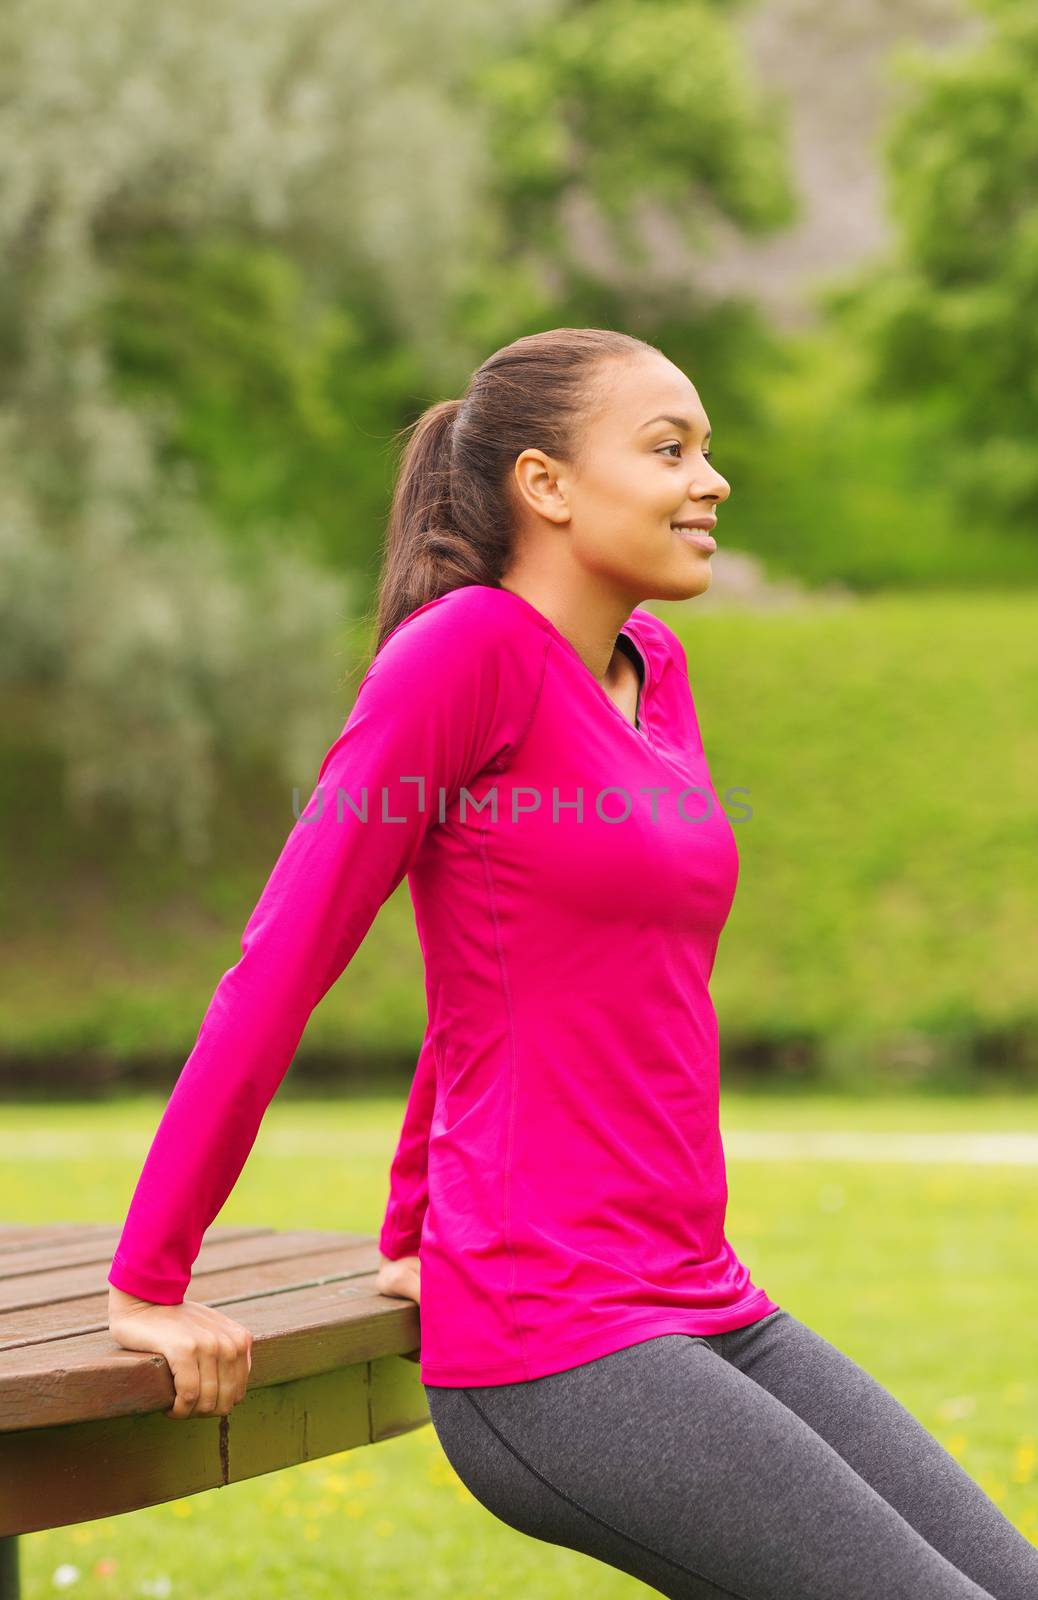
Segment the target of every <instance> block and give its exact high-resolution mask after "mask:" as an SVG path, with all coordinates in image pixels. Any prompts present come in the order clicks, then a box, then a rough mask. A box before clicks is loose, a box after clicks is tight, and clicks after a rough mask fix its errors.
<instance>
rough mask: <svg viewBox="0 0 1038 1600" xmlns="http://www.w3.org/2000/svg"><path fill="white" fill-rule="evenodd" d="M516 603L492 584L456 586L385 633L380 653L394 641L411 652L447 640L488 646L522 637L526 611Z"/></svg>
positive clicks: (527, 622) (506, 590) (514, 598)
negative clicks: (401, 641) (401, 642)
mask: <svg viewBox="0 0 1038 1600" xmlns="http://www.w3.org/2000/svg"><path fill="white" fill-rule="evenodd" d="M516 601H517V597H516V596H515V595H514V594H513V593H512V592H511V590H509V589H502V588H499V587H497V586H495V585H493V584H487V583H466V584H460V585H459V586H458V587H457V588H456V589H449V590H448V591H447V593H446V594H441V595H437V596H436V597H435V598H434V599H432V600H426V601H425V602H424V603H423V604H422V605H420V606H416V607H415V609H414V610H413V611H411V612H409V613H408V615H407V616H406V617H404V618H403V619H402V620H401V621H400V622H398V623H397V624H396V626H395V627H394V628H392V629H391V630H390V631H389V633H387V635H386V637H385V639H384V640H383V641H382V646H381V649H382V650H385V649H386V647H387V645H389V644H390V643H391V641H393V642H395V641H396V640H398V639H406V640H407V642H408V645H409V647H410V648H415V647H417V646H418V645H419V644H421V645H422V646H425V645H426V644H428V645H429V646H430V647H435V645H436V644H438V643H439V642H440V641H441V640H443V639H446V638H451V637H454V638H467V639H468V640H470V641H471V642H475V641H476V639H477V638H482V639H486V640H487V641H488V642H489V641H493V640H500V639H501V638H503V637H512V636H522V635H524V634H525V633H526V632H527V630H528V628H529V619H528V616H527V610H528V608H526V607H524V606H523V605H522V603H521V602H520V603H519V604H517V603H516Z"/></svg>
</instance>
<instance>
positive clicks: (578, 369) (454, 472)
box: [375, 328, 657, 653]
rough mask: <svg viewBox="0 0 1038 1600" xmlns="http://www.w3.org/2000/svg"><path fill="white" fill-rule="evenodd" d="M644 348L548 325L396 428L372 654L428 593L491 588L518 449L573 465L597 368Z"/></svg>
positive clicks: (503, 556) (507, 541)
mask: <svg viewBox="0 0 1038 1600" xmlns="http://www.w3.org/2000/svg"><path fill="white" fill-rule="evenodd" d="M656 348H657V347H656V346H655V345H651V344H648V343H647V342H646V341H645V340H643V339H636V338H634V337H633V336H632V335H631V334H627V333H618V332H616V331H614V330H613V329H611V328H551V329H549V330H547V331H546V332H544V333H533V334H529V335H528V336H527V337H526V338H522V339H516V340H514V341H513V343H512V344H506V345H505V346H504V347H503V348H502V349H500V350H497V351H495V353H494V354H493V355H492V356H489V357H488V358H487V360H486V361H484V362H483V365H482V366H481V367H478V368H477V370H476V371H475V372H474V373H473V374H472V377H471V378H470V379H469V383H468V387H467V388H466V390H465V393H464V395H463V396H462V398H461V399H460V400H440V401H438V402H437V403H436V404H435V405H431V406H429V407H428V409H427V410H426V411H424V412H423V413H422V415H421V416H420V417H419V418H418V420H417V421H416V422H414V423H412V424H410V426H409V427H407V428H404V429H403V430H401V434H398V435H397V437H398V438H399V437H401V436H404V437H406V436H407V435H408V434H410V437H409V438H408V439H407V443H406V445H405V448H404V452H403V456H402V459H401V462H400V470H399V474H398V476H397V481H396V487H395V489H394V493H393V503H392V507H391V510H390V514H389V523H388V527H387V531H386V546H385V553H384V555H383V559H382V570H381V574H380V577H379V584H378V599H377V608H376V617H375V651H376V653H377V652H378V651H379V650H380V649H381V647H382V645H383V643H384V641H385V639H386V636H387V635H388V634H389V633H390V632H391V631H392V630H393V628H395V627H396V626H397V624H398V623H400V622H402V621H403V620H404V618H405V617H409V616H410V615H411V612H412V611H415V610H417V608H418V607H419V606H421V605H424V604H425V602H426V601H427V600H435V599H438V598H439V596H440V595H442V594H447V593H449V592H450V590H451V589H459V588H461V587H463V586H464V585H465V584H469V583H485V584H493V585H496V584H498V583H500V581H501V578H502V576H503V574H504V573H505V571H506V570H507V568H508V566H509V564H510V561H511V557H512V553H513V551H512V545H513V538H514V532H515V530H514V521H513V519H514V502H513V500H512V499H511V496H510V479H511V473H512V468H513V466H514V464H515V461H516V458H517V457H518V456H519V455H521V454H522V452H523V451H524V450H529V449H538V450H543V451H545V453H546V454H547V455H551V456H555V457H557V458H558V459H559V460H563V461H568V462H576V463H578V464H579V462H580V460H581V459H582V451H583V444H584V439H585V435H586V432H587V429H588V426H589V424H590V422H591V420H592V418H593V417H594V416H595V414H596V412H597V410H598V408H599V405H600V403H601V401H602V400H603V399H604V395H605V388H606V382H607V379H606V378H605V374H604V372H602V371H600V368H602V367H604V366H605V364H606V363H607V362H608V361H609V360H610V359H612V360H616V359H621V360H630V359H631V358H632V357H634V356H636V355H639V354H644V352H645V351H647V350H656Z"/></svg>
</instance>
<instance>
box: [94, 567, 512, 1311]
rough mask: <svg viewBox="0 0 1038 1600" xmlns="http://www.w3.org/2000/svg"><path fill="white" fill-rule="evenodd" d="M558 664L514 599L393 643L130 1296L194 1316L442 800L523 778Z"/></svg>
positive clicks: (432, 619) (121, 1282) (194, 1098)
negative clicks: (184, 1308) (244, 1196)
mask: <svg viewBox="0 0 1038 1600" xmlns="http://www.w3.org/2000/svg"><path fill="white" fill-rule="evenodd" d="M532 656H534V657H536V659H535V660H534V659H531V657H532ZM541 665H542V660H541V655H540V654H539V653H538V646H537V636H536V635H535V634H533V632H532V630H530V629H529V626H528V624H527V623H525V621H524V620H523V619H522V618H521V616H519V615H518V614H517V608H516V607H515V602H514V599H513V598H512V597H511V596H510V595H506V594H504V593H503V592H502V591H499V590H496V589H492V588H487V587H484V586H482V585H478V586H469V587H466V588H463V589H460V590H457V591H455V592H453V593H452V594H449V595H447V596H445V597H443V599H441V600H438V601H433V602H430V603H429V604H427V605H426V606H424V607H421V608H419V610H418V611H416V612H414V613H412V615H411V616H410V617H408V618H407V619H406V620H405V621H404V622H403V623H401V624H400V625H399V626H398V627H397V628H396V629H395V630H394V631H393V633H391V634H390V635H389V637H388V638H387V639H386V641H385V642H384V644H383V646H382V648H381V650H379V652H378V653H377V655H376V656H375V658H374V660H373V661H372V663H371V665H370V666H369V668H368V671H367V673H366V675H365V677H364V679H363V681H362V683H361V685H360V688H359V690H358V693H357V698H356V700H355V702H354V705H353V708H352V710H351V711H350V714H349V717H348V718H347V721H346V724H345V727H344V728H343V730H342V732H341V733H340V735H339V737H338V738H337V739H336V740H335V742H334V744H333V745H332V746H331V748H330V749H329V750H328V752H327V754H326V755H325V757H324V760H323V761H322V763H321V767H320V770H319V772H318V776H317V783H316V786H315V789H314V791H313V793H312V794H311V796H310V799H309V801H308V802H307V805H306V807H305V808H304V810H303V813H302V815H301V816H300V817H299V819H298V821H297V822H296V824H295V826H294V827H293V828H292V830H291V832H290V833H289V835H288V838H287V840H286V842H285V845H284V847H283V849H282V851H281V854H280V856H279V857H278V860H277V862H276V863H275V866H274V869H273V871H272V873H271V875H270V878H269V879H268V881H267V883H266V886H265V887H264V889H263V892H262V894H261V895H260V898H259V900H258V902H257V904H256V906H255V908H254V910H253V912H252V915H251V916H250V917H249V920H248V922H247V924H246V926H245V931H244V933H243V935H242V940H241V947H242V955H241V959H240V960H239V961H238V962H237V963H236V965H235V966H233V967H231V968H230V969H229V970H228V971H226V972H225V973H224V974H223V976H222V977H221V979H220V981H219V983H218V984H217V986H216V990H215V993H214V994H213V997H212V999H211V1001H210V1003H209V1007H208V1009H207V1011H206V1013H205V1016H204V1017H203V1019H202V1024H201V1027H200V1029H199V1032H198V1037H197V1040H196V1042H195V1045H194V1047H193V1049H192V1051H191V1053H190V1055H189V1056H188V1059H187V1061H186V1063H185V1065H184V1067H183V1069H182V1070H181V1073H180V1076H179V1078H178V1079H177V1082H176V1085H175V1087H174V1089H173V1092H172V1095H171V1096H170V1099H169V1102H168V1104H167V1106H166V1109H165V1111H164V1112H163V1115H162V1119H161V1121H160V1123H159V1126H158V1129H157V1131H156V1133H155V1136H154V1139H153V1141H152V1144H151V1148H150V1149H149V1151H148V1154H147V1158H146V1160H145V1163H144V1167H143V1170H142V1171H141V1174H140V1177H139V1179H138V1181H137V1185H136V1188H135V1190H134V1193H133V1197H132V1200H131V1202H130V1207H129V1211H128V1214H127V1217H126V1221H125V1224H124V1226H123V1230H122V1234H121V1237H120V1239H119V1243H118V1247H117V1249H116V1251H115V1254H114V1256H113V1259H112V1266H111V1271H110V1272H109V1274H108V1282H109V1283H110V1284H114V1286H115V1287H116V1288H117V1289H122V1290H123V1291H124V1292H125V1293H127V1294H131V1295H134V1296H136V1297H138V1298H140V1299H145V1300H149V1301H153V1302H158V1303H160V1304H177V1303H179V1302H180V1301H182V1300H183V1298H184V1294H185V1292H186V1290H187V1287H188V1284H189V1283H190V1281H191V1267H192V1264H193V1262H194V1261H195V1259H196V1257H197V1255H198V1251H199V1248H200V1246H201V1242H202V1237H203V1235H204V1233H205V1231H206V1229H207V1228H208V1227H209V1226H210V1224H211V1223H212V1222H213V1220H214V1218H215V1217H216V1216H217V1215H218V1213H219V1211H220V1209H221V1207H222V1206H223V1204H224V1201H225V1200H226V1199H227V1196H228V1195H229V1194H230V1192H231V1189H232V1188H233V1187H234V1184H235V1182H236V1181H237V1178H238V1175H239V1174H240V1172H241V1170H242V1168H243V1166H244V1165H245V1161H246V1159H247V1158H248V1155H249V1152H250V1150H251V1149H252V1146H253V1144H254V1143H255V1140H256V1135H257V1133H258V1131H259V1126H260V1122H261V1120H262V1117H263V1114H264V1112H265V1110H266V1108H267V1106H268V1105H269V1103H270V1101H271V1099H272V1098H273V1096H274V1094H275V1092H276V1090H277V1088H278V1086H279V1084H280V1083H281V1081H282V1079H283V1077H284V1075H285V1073H286V1072H287V1070H288V1067H289V1065H290V1063H291V1061H292V1057H293V1055H294V1053H295V1050H296V1047H297V1045H298V1043H299V1040H300V1038H301V1036H302V1032H303V1029H304V1027H305V1026H306V1023H307V1020H308V1018H309V1016H310V1013H311V1012H312V1010H313V1008H314V1007H315V1006H316V1005H317V1003H318V1001H319V1000H321V999H322V998H323V996H324V995H325V994H326V992H327V991H328V989H329V988H330V987H331V985H332V984H333V983H334V982H335V980H336V978H338V976H339V975H340V974H341V973H342V971H343V970H344V968H345V967H346V966H347V965H348V963H349V961H350V960H351V958H352V956H353V954H354V952H355V951H356V949H357V947H358V946H359V945H360V943H361V941H362V939H363V937H364V935H365V933H366V932H367V930H368V928H369V927H370V926H371V923H372V922H373V921H374V918H375V916H376V914H377V912H378V910H379V908H380V906H381V905H382V904H383V902H384V901H385V900H386V899H387V897H388V896H389V895H390V894H391V893H392V891H393V890H394V889H395V888H396V887H397V885H398V884H399V883H400V882H401V880H402V879H403V877H404V875H405V874H406V872H407V870H408V867H409V866H410V864H411V862H412V860H413V858H414V856H415V854H416V853H417V851H418V849H419V848H420V846H421V843H422V840H423V839H424V837H425V834H426V832H427V831H428V830H429V828H430V827H431V826H433V825H434V824H435V822H436V821H437V820H438V816H439V807H440V801H441V794H440V791H441V789H442V791H443V804H444V806H445V808H450V807H451V806H452V804H453V803H454V801H455V800H456V797H457V795H458V792H459V790H460V788H461V786H462V785H463V784H466V783H471V782H472V781H473V780H474V778H475V777H476V775H477V774H478V773H479V772H481V771H482V770H483V769H484V768H486V767H488V766H491V767H492V770H501V769H502V768H503V766H504V765H505V764H506V763H507V757H508V753H509V751H510V749H511V748H513V747H514V745H515V744H516V743H518V742H519V741H520V740H521V738H522V736H523V733H524V731H525V728H526V727H527V725H528V723H529V719H530V717H531V716H532V711H533V706H534V705H535V703H536V696H537V694H538V692H539V685H540V668H541ZM340 790H341V791H343V793H342V795H341V796H340V793H339V791H340Z"/></svg>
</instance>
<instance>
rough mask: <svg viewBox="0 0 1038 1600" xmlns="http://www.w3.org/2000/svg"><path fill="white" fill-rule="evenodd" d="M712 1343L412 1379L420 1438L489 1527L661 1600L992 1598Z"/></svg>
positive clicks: (662, 1341) (659, 1344) (664, 1339)
mask: <svg viewBox="0 0 1038 1600" xmlns="http://www.w3.org/2000/svg"><path fill="white" fill-rule="evenodd" d="M720 1337H725V1336H717V1335H714V1336H711V1337H699V1336H691V1335H688V1334H666V1335H662V1336H658V1337H656V1338H653V1339H649V1340H645V1341H643V1342H642V1343H640V1344H635V1345H630V1346H628V1347H627V1348H625V1349H622V1350H617V1351H613V1352H612V1353H610V1354H609V1355H606V1356H602V1357H599V1358H598V1359H597V1360H595V1361H590V1362H585V1363H583V1364H581V1365H580V1366H578V1367H572V1368H569V1369H567V1370H566V1371H564V1372H558V1373H551V1374H549V1375H548V1376H547V1377H543V1378H534V1379H532V1380H530V1381H528V1382H526V1383H512V1384H495V1385H491V1386H474V1387H469V1388H444V1387H437V1386H435V1385H431V1384H430V1385H426V1394H427V1396H428V1400H429V1410H430V1415H431V1417H432V1422H433V1427H434V1428H435V1430H436V1433H437V1437H438V1438H439V1440H440V1443H441V1445H442V1446H443V1449H444V1452H445V1454H446V1455H447V1458H448V1460H449V1461H450V1462H451V1464H452V1465H453V1467H454V1469H455V1471H456V1472H457V1473H458V1476H459V1477H460V1478H461V1480H462V1481H463V1482H464V1483H465V1484H466V1485H467V1487H468V1488H469V1489H470V1490H471V1492H472V1494H473V1495H474V1496H475V1497H476V1499H477V1500H479V1501H480V1502H481V1504H482V1505H484V1506H485V1507H486V1508H487V1509H488V1510H489V1511H491V1512H492V1513H493V1514H494V1515H495V1516H496V1517H498V1518H500V1520H501V1521H503V1522H506V1523H508V1524H509V1525H510V1526H511V1527H513V1528H517V1529H518V1530H519V1531H520V1532H522V1533H526V1534H529V1535H530V1536H532V1537H533V1538H537V1539H543V1540H546V1541H547V1542H549V1543H552V1544H558V1545H565V1546H568V1547H569V1548H571V1549H574V1550H580V1551H583V1552H584V1553H585V1554H586V1555H590V1556H593V1557H595V1558H596V1559H598V1560H600V1561H604V1562H607V1563H608V1564H609V1565H611V1566H614V1567H617V1568H619V1569H621V1570H622V1571H625V1572H629V1573H631V1574H632V1575H633V1576H635V1577H637V1578H640V1579H641V1580H642V1581H643V1582H644V1583H647V1584H649V1585H650V1586H651V1587H653V1588H655V1589H657V1590H658V1591H659V1592H660V1593H661V1594H665V1595H670V1596H672V1597H675V1600H731V1597H735V1600H876V1597H877V1596H880V1595H882V1596H883V1597H884V1600H990V1597H989V1595H988V1591H986V1590H985V1589H983V1588H982V1587H981V1586H980V1585H978V1584H976V1583H975V1582H974V1581H973V1580H972V1579H971V1578H969V1577H967V1576H966V1575H965V1574H964V1573H963V1572H961V1571H959V1569H958V1568H957V1567H955V1566H954V1565H953V1564H952V1563H951V1562H950V1561H948V1560H947V1559H946V1558H945V1556H943V1555H942V1554H940V1552H939V1551H937V1550H936V1549H934V1547H933V1546H932V1545H931V1544H929V1543H928V1542H927V1540H926V1539H924V1538H923V1536H922V1535H921V1534H920V1533H918V1532H917V1531H916V1529H915V1528H914V1527H912V1526H911V1525H910V1524H909V1522H907V1521H906V1519H905V1518H904V1517H903V1516H902V1515H901V1513H900V1512H899V1511H897V1510H895V1509H894V1507H893V1506H891V1505H889V1504H888V1503H887V1501H886V1500H885V1499H884V1498H883V1496H882V1495H881V1494H879V1493H878V1491H877V1490H876V1489H874V1488H873V1487H872V1485H871V1484H869V1483H867V1482H866V1481H865V1479H864V1478H862V1477H860V1476H859V1474H858V1473H857V1472H856V1471H855V1470H854V1468H853V1467H852V1466H850V1464H849V1463H848V1462H847V1461H846V1460H845V1459H844V1457H843V1456H842V1455H841V1454H840V1453H839V1452H838V1451H837V1450H836V1449H834V1447H833V1446H832V1445H831V1444H829V1443H828V1442H827V1440H826V1439H824V1438H823V1437H822V1436H821V1435H820V1434H818V1433H816V1432H815V1430H814V1429H813V1428H812V1427H811V1426H810V1425H809V1424H808V1423H807V1422H805V1421H804V1420H803V1419H802V1418H801V1417H800V1416H798V1415H797V1413H796V1412H795V1411H794V1410H791V1409H790V1408H789V1407H788V1406H786V1405H785V1404H784V1403H783V1402H782V1401H781V1400H779V1399H778V1398H777V1397H776V1396H775V1395H773V1394H771V1393H770V1392H769V1391H768V1389H767V1388H766V1387H765V1386H763V1385H762V1384H760V1383H757V1382H755V1381H754V1379H753V1377H751V1376H748V1375H747V1374H745V1373H743V1372H741V1371H740V1370H739V1369H738V1367H737V1366H736V1365H734V1364H733V1363H732V1362H731V1361H728V1360H725V1359H724V1357H723V1356H722V1355H721V1354H720V1353H719V1352H718V1350H717V1349H716V1348H715V1345H716V1344H717V1342H718V1339H719V1338H720Z"/></svg>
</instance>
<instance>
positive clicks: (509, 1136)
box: [479, 823, 529, 1369]
mask: <svg viewBox="0 0 1038 1600" xmlns="http://www.w3.org/2000/svg"><path fill="white" fill-rule="evenodd" d="M479 849H480V856H481V857H482V861H483V874H484V881H485V883H486V889H487V905H488V907H489V910H490V918H491V922H492V924H493V929H494V948H495V950H496V951H497V962H498V969H499V971H500V974H501V990H502V993H503V995H504V1000H505V1008H506V1011H507V1015H508V1041H509V1060H510V1066H509V1074H510V1083H509V1103H508V1128H507V1132H506V1137H505V1164H504V1195H503V1217H502V1228H501V1231H502V1234H503V1237H504V1241H505V1247H506V1249H507V1251H508V1255H509V1260H510V1261H511V1268H512V1270H511V1277H510V1279H509V1284H508V1303H509V1306H510V1307H511V1312H512V1327H513V1329H514V1331H515V1337H516V1339H517V1341H518V1344H519V1350H520V1360H521V1362H522V1365H523V1367H524V1369H526V1368H528V1367H529V1361H528V1358H527V1351H526V1341H525V1338H524V1336H523V1329H522V1322H521V1319H520V1316H519V1305H518V1297H517V1292H516V1278H517V1276H518V1271H519V1261H518V1257H517V1256H516V1253H515V1243H514V1240H513V1238H512V1214H511V1194H512V1191H511V1178H512V1155H513V1150H514V1138H515V1118H516V1103H517V1101H518V1097H519V1061H518V1050H517V1045H518V1041H517V1038H516V1031H515V1011H514V1007H513V1004H512V986H511V984H510V982H509V979H508V964H507V962H506V960H505V952H504V945H503V941H502V938H501V922H500V918H499V916H498V910H497V899H496V897H495V894H494V875H493V869H492V866H491V862H490V852H489V850H488V848H487V827H486V824H485V823H484V825H483V827H482V828H481V829H480V833H479Z"/></svg>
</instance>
